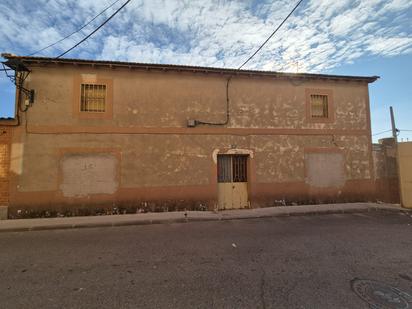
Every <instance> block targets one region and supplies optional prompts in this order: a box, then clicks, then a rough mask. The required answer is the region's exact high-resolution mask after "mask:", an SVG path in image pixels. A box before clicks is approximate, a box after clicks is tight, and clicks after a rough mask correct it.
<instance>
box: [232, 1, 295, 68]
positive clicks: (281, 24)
mask: <svg viewBox="0 0 412 309" xmlns="http://www.w3.org/2000/svg"><path fill="white" fill-rule="evenodd" d="M302 2H303V0H300V1H299V2H298V4H296V6H295V7H294V8H293V10H292V11H291V12H290V13H289V14H288V16H286V18H285V19H284V20H283V21H282V22H281V23H280V25H279V26H278V27H277V28H276V29H275V31H273V32H272V34H271V35H270V36H269V37H268V38H267V39H266V41H265V42H263V44H262V45H260V47H259V48H258V49H257V50H256V51H255V52H254V53H253V54H252V56H250V57H249V58H248V59H247V60H246V61H245V62H244V63H243V64H242V65H241V66H240V67H238V70H240V69H241V68H242V67H244V66H245V65H246V63H248V62H249V61H250V60H251V59H252V58H253V57H254V56H255V55H256V54H257V53H258V52H259V51H260V50H261V49H262V48H263V46H265V45H266V43H267V42H269V40H270V39H271V38H272V37H273V36H274V35H275V33H276V32H277V31H278V30H279V29H280V27H282V26H283V24H284V23H285V22H286V21H287V20H288V18H289V17H290V16H291V15H292V14H293V12H295V10H296V9H297V8H298V6H299V5H300V4H301V3H302Z"/></svg>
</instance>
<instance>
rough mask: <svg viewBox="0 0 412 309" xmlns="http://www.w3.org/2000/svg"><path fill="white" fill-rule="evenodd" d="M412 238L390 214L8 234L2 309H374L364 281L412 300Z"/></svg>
mask: <svg viewBox="0 0 412 309" xmlns="http://www.w3.org/2000/svg"><path fill="white" fill-rule="evenodd" d="M411 233H412V218H411V217H410V215H409V214H404V213H400V212H383V211H369V212H364V213H355V214H326V215H311V216H288V217H286V216H284V217H271V218H259V219H248V220H222V221H208V222H189V223H172V224H157V225H156V224H152V225H140V226H122V227H112V228H91V229H70V230H52V231H37V232H35V233H27V232H16V233H0V248H1V250H0V300H1V302H0V307H1V308H13V309H26V308H27V309H29V308H30V309H31V308H44V309H49V308H56V309H58V308H59V309H60V308H73V309H74V308H76V309H83V308H84V309H94V308H96V309H97V308H98V309H105V308H122V309H123V308H124V309H128V308H130V309H135V308H171V309H176V308H179V309H180V308H182V309H184V308H205V309H206V308H238V309H242V308H253V309H259V308H262V309H269V308H274V309H283V308H285V309H286V308H287V309H295V308H299V309H302V308H305V309H323V308H327V309H329V308H339V309H342V308H348V309H353V308H359V309H363V308H365V309H367V308H372V307H371V306H369V305H368V304H367V303H366V302H365V301H364V300H363V299H361V298H360V297H359V296H358V295H357V294H356V293H355V292H354V291H353V290H352V288H351V283H352V282H353V281H354V280H355V278H360V279H367V280H376V281H378V282H382V283H384V284H387V285H390V286H392V287H394V288H396V289H399V290H400V291H402V292H403V293H404V294H402V295H403V297H406V294H408V295H412V260H411V256H412V237H411ZM372 292H373V294H372V295H371V296H372V297H373V298H374V299H375V300H376V301H378V300H381V301H383V300H386V301H387V302H388V301H393V302H392V306H390V305H391V304H389V306H380V307H378V306H375V307H374V308H410V306H411V305H412V303H411V304H409V306H399V305H402V304H401V303H400V300H399V299H397V298H394V299H391V298H390V297H389V296H390V295H389V294H387V292H386V291H383V292H382V291H372ZM375 292H376V293H375Z"/></svg>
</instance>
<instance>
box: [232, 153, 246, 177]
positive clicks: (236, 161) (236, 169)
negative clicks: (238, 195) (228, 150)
mask: <svg viewBox="0 0 412 309" xmlns="http://www.w3.org/2000/svg"><path fill="white" fill-rule="evenodd" d="M232 176H233V178H232V179H233V182H246V181H247V156H232Z"/></svg>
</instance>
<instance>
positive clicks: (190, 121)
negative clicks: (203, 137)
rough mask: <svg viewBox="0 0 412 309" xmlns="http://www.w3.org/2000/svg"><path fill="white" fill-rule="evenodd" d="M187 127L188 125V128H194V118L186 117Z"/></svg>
mask: <svg viewBox="0 0 412 309" xmlns="http://www.w3.org/2000/svg"><path fill="white" fill-rule="evenodd" d="M187 127H188V128H194V127H196V120H194V119H188V120H187Z"/></svg>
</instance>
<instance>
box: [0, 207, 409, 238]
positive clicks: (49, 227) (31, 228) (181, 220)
mask: <svg viewBox="0 0 412 309" xmlns="http://www.w3.org/2000/svg"><path fill="white" fill-rule="evenodd" d="M372 211H373V212H391V213H405V214H411V213H412V210H408V209H404V208H399V209H398V208H393V207H378V206H375V207H368V208H349V209H342V208H341V209H338V208H336V209H325V210H311V211H293V212H290V211H288V212H283V213H273V214H263V215H253V214H252V215H243V216H242V215H240V216H230V215H229V216H227V217H225V216H224V215H223V214H221V215H217V216H216V217H204V218H202V217H193V218H190V217H188V218H177V219H148V220H129V221H119V222H95V223H75V224H68V223H61V224H55V225H39V226H28V227H10V228H3V229H2V228H0V233H7V232H30V231H47V230H68V229H83V228H99V227H119V226H131V225H154V224H172V223H190V222H207V221H232V220H246V219H261V218H273V217H292V216H315V215H331V214H351V213H367V212H372Z"/></svg>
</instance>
